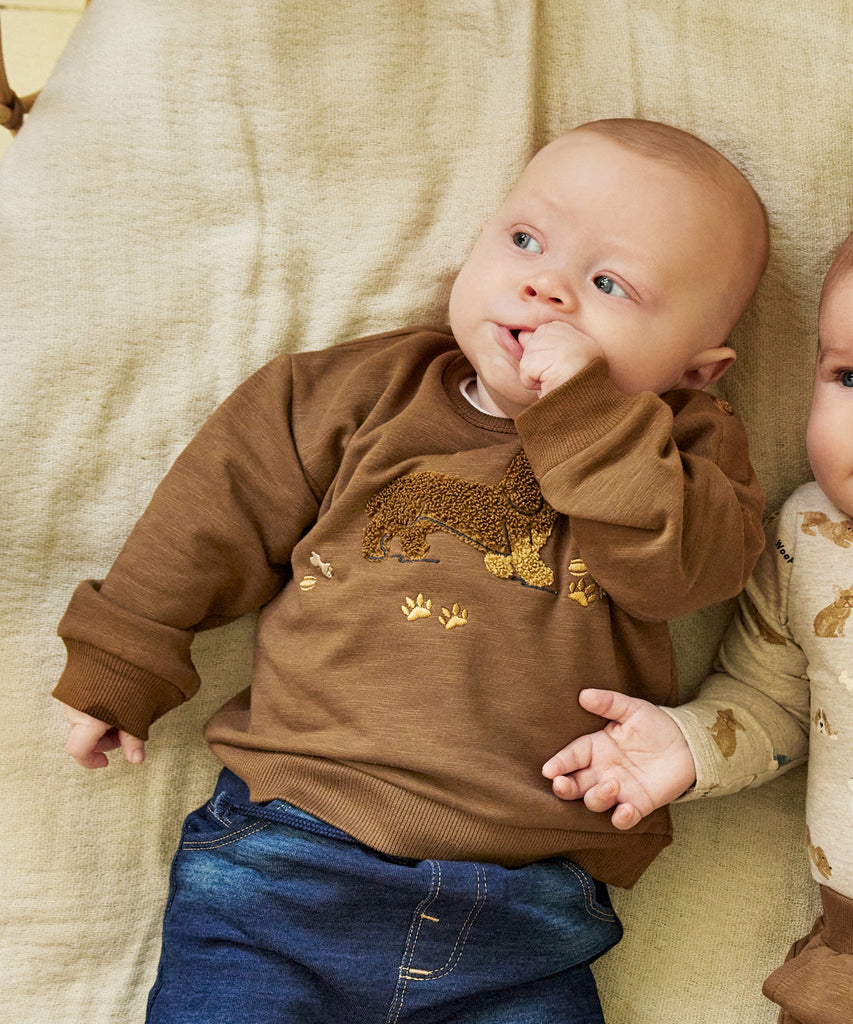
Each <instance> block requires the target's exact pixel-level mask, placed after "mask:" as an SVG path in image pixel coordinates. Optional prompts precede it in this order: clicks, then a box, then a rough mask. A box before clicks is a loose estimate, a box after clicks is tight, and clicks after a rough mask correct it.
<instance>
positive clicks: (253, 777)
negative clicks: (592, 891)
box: [209, 740, 672, 888]
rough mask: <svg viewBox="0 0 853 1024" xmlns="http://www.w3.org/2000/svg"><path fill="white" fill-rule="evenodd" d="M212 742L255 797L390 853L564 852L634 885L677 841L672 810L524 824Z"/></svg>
mask: <svg viewBox="0 0 853 1024" xmlns="http://www.w3.org/2000/svg"><path fill="white" fill-rule="evenodd" d="M209 742H210V748H211V750H212V751H213V753H214V754H215V755H216V756H217V757H218V758H219V760H221V761H222V762H223V764H225V765H226V766H227V767H228V768H230V769H231V770H232V771H233V772H234V773H235V774H236V775H238V776H240V778H242V779H243V780H244V781H245V782H246V783H247V784H248V786H249V789H250V792H251V798H252V800H254V801H256V802H258V803H263V802H265V801H268V800H274V799H282V800H286V801H288V802H289V803H292V804H294V805H295V806H296V807H299V808H301V809H302V810H304V811H307V812H308V813H309V814H313V815H315V816H316V817H317V818H320V819H321V820H322V821H325V822H327V823H328V824H330V825H334V826H335V827H336V828H339V829H342V830H343V831H344V832H347V833H348V834H349V835H351V836H353V837H354V838H356V839H358V841H359V842H361V843H364V844H365V845H366V846H370V847H372V848H373V849H375V850H379V851H380V852H382V853H385V854H388V855H390V856H395V857H406V858H410V859H413V860H464V861H479V862H488V863H495V864H502V865H504V866H506V867H517V866H521V865H523V864H529V863H532V862H533V861H537V860H543V859H546V858H548V857H556V856H564V857H568V858H570V859H571V860H573V861H575V862H576V863H578V864H580V865H581V867H583V868H585V869H586V870H587V871H588V872H589V873H590V874H591V875H592V876H593V877H594V878H596V879H598V880H599V881H601V882H605V883H606V884H608V885H616V886H620V887H622V888H630V887H631V886H632V885H633V884H634V883H635V882H636V881H637V879H638V878H639V877H640V876H641V875H642V873H643V872H644V871H645V869H646V868H647V867H648V865H649V864H650V863H651V862H652V860H654V858H655V857H656V856H657V854H658V853H659V852H660V851H661V850H662V849H663V848H664V847H665V846H667V845H669V843H670V842H671V841H672V838H671V827H670V824H669V816H668V815H664V816H662V817H661V818H658V819H657V823H658V824H660V825H662V827H663V831H662V832H660V833H648V832H646V833H642V832H641V833H635V832H617V831H615V830H614V831H602V832H591V831H584V830H580V829H577V830H575V829H547V828H518V827H516V826H511V825H501V824H497V823H494V822H489V821H487V820H485V819H483V818H481V817H478V816H476V815H473V814H470V813H467V812H465V811H460V810H458V809H456V808H453V807H449V806H447V805H445V804H439V803H436V802H435V801H432V800H429V799H428V798H426V797H423V796H420V795H418V794H414V793H411V792H409V791H407V790H403V789H400V788H399V787H397V786H394V785H392V784H390V783H387V782H385V781H384V780H382V779H377V778H375V777H374V776H371V775H369V774H368V773H366V772H363V771H359V770H358V769H355V768H352V767H350V766H349V765H346V764H341V763H340V762H332V761H326V760H324V759H321V758H316V757H304V756H300V755H293V754H276V753H266V752H257V751H248V750H241V749H238V748H235V747H232V746H230V745H226V744H222V743H217V742H216V741H215V740H212V741H211V740H209Z"/></svg>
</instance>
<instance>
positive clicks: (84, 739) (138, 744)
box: [62, 704, 145, 768]
mask: <svg viewBox="0 0 853 1024" xmlns="http://www.w3.org/2000/svg"><path fill="white" fill-rule="evenodd" d="M62 708H63V710H64V711H65V717H66V718H67V719H68V724H69V725H70V726H71V731H70V732H69V734H68V743H67V745H66V748H65V749H66V750H67V751H68V753H69V754H70V755H71V756H72V757H73V758H74V760H75V761H77V763H78V764H82V765H83V767H84V768H105V767H106V766H107V765H108V764H109V760H108V759H107V755H106V753H105V752H106V751H107V750H115V749H116V748H118V747H121V749H122V750H123V751H124V756H125V757H126V758H127V759H128V761H130V763H131V764H142V762H143V761H144V760H145V744H144V743H143V741H142V740H140V739H138V738H137V737H136V736H131V735H130V733H129V732H123V731H122V730H121V729H114V728H113V727H112V726H111V725H108V724H107V723H106V722H101V721H100V720H99V719H97V718H93V717H92V716H91V715H87V714H85V713H84V712H83V711H78V710H77V709H76V708H71V707H69V706H68V705H67V704H63V705H62Z"/></svg>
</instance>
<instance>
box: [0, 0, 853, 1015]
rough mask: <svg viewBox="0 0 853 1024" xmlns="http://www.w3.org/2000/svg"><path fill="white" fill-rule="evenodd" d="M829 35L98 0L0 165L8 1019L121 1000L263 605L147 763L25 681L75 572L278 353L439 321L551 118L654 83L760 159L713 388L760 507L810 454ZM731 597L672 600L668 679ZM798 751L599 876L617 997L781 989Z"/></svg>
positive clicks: (836, 86) (116, 533)
mask: <svg viewBox="0 0 853 1024" xmlns="http://www.w3.org/2000/svg"><path fill="white" fill-rule="evenodd" d="M851 44H853V15H851V13H850V8H849V4H848V3H847V0H811V2H807V0H751V2H746V3H745V2H743V0H721V2H719V3H715V4H714V5H707V4H704V3H700V2H699V0H648V2H646V3H643V4H637V3H636V2H634V0H596V2H595V3H591V2H570V0H421V2H418V3H411V2H410V0H385V2H382V0H290V2H289V3H287V4H283V3H278V2H274V0H241V2H240V3H239V4H220V3H213V2H203V0H95V2H94V3H93V4H92V6H91V7H90V8H89V9H88V10H87V11H86V13H85V14H84V16H83V18H82V21H81V22H80V25H79V27H78V29H77V30H76V31H75V34H74V35H73V37H72V40H71V43H70V44H69V47H68V48H67V50H66V51H65V53H64V55H63V57H62V58H61V60H60V63H59V65H58V66H57V68H56V70H55V72H54V74H53V75H52V77H51V79H50V81H49V83H48V85H47V87H46V88H45V89H44V91H43V93H42V96H41V98H40V99H39V101H38V103H37V104H36V107H35V109H34V111H33V113H32V115H31V117H30V120H29V122H28V123H27V125H26V126H25V128H24V130H23V131H22V132H21V134H20V135H19V136H18V137H17V139H16V140H15V142H14V143H13V145H12V146H11V148H10V149H9V151H8V154H7V156H6V157H5V158H4V161H3V163H2V165H0V245H2V251H3V254H4V259H3V264H4V294H5V296H6V297H5V302H4V308H3V313H2V316H0V334H2V345H0V360H1V361H2V362H0V386H2V392H3V393H2V399H0V420H1V421H2V423H0V445H2V455H0V466H2V474H1V475H2V486H3V494H2V497H0V509H2V512H3V517H4V522H3V534H2V536H3V551H4V559H3V572H2V574H1V575H0V585H2V588H3V591H4V593H3V594H2V597H0V615H2V620H3V621H2V627H0V643H2V656H0V671H2V688H3V692H4V694H5V702H4V714H5V719H6V724H5V726H4V729H3V741H2V744H0V757H2V772H3V776H4V781H3V786H2V790H0V792H2V800H3V807H2V811H0V814H1V815H2V817H0V821H2V826H0V844H2V845H0V864H2V872H3V882H4V884H3V886H2V898H3V908H2V913H0V921H2V928H3V929H4V930H5V934H4V935H3V938H2V948H3V950H4V956H3V977H4V984H3V985H2V987H0V1019H3V1020H8V1021H15V1022H16V1024H44V1022H45V1021H50V1020H56V1021H62V1022H63V1024H83V1022H84V1021H85V1022H86V1024H107V1022H110V1024H131V1022H137V1021H140V1020H141V1019H142V1013H143V1009H142V1008H143V1006H144V1000H145V995H146V993H147V990H148V987H149V985H150V983H151V981H152V978H153V972H154V969H155V965H156V958H157V951H158V942H159V924H160V915H161V912H162V908H163V901H164V898H165V887H166V882H167V873H168V864H169V860H170V857H171V854H172V851H173V849H174V846H175V844H176V841H177V836H178V830H179V826H180V821H181V818H182V816H183V815H184V813H185V812H187V811H188V810H189V809H191V808H192V807H193V806H194V805H196V804H197V803H198V802H199V801H200V800H202V799H203V798H204V797H205V796H206V794H207V791H208V790H209V787H210V785H211V783H212V780H213V778H214V776H215V773H216V765H215V764H214V762H213V760H212V759H211V757H210V756H209V755H208V753H207V752H206V749H205V747H204V745H203V743H202V741H201V738H200V726H201V723H202V722H203V720H204V719H205V718H206V716H207V715H208V714H209V713H210V712H211V711H212V710H213V709H214V708H215V707H216V706H218V704H219V703H221V702H222V700H223V699H224V698H225V697H226V696H227V695H228V694H230V693H232V692H234V691H236V690H238V689H240V688H241V687H242V686H243V685H244V682H245V679H246V674H247V671H248V640H249V636H250V632H251V623H248V622H241V623H238V624H236V625H234V626H231V627H229V628H227V629H225V630H223V631H221V632H218V633H216V634H206V635H204V636H203V637H201V638H200V639H199V641H198V643H197V653H198V662H199V665H200V667H201V670H202V674H203V675H204V677H205V679H206V687H205V688H204V689H203V691H202V693H201V694H200V695H199V696H198V697H197V698H196V699H195V700H194V701H192V702H191V703H190V704H189V705H187V706H185V707H184V708H182V709H181V710H180V711H179V712H177V713H175V714H174V715H173V716H172V717H170V718H169V719H167V720H166V721H163V722H162V723H160V724H159V725H158V726H156V727H155V729H154V731H153V739H152V741H151V743H150V748H149V761H148V763H147V764H146V765H145V766H144V767H143V768H133V769H132V768H130V767H129V766H127V765H126V764H124V763H123V762H122V761H120V760H117V761H116V762H115V763H114V764H113V765H112V766H111V767H110V768H109V769H107V770H105V771H101V772H94V773H87V772H85V771H83V770H82V769H80V768H77V767H76V766H75V765H74V764H73V763H72V762H71V761H70V760H69V759H68V758H67V757H66V755H65V754H64V751H63V745H64V732H65V729H64V721H63V718H62V716H61V711H60V709H59V707H58V705H57V704H56V703H55V702H54V701H53V700H52V699H51V698H50V696H49V693H50V690H51V688H52V685H53V682H54V680H55V678H56V677H57V675H58V673H59V671H60V669H61V666H62V663H63V650H62V646H61V644H60V642H59V641H58V640H57V639H56V638H55V635H54V631H55V626H56V623H57V621H58V619H59V617H60V615H61V613H62V610H63V609H64V606H65V604H66V602H67V600H68V598H69V596H70V593H71V590H72V588H73V586H74V584H75V583H76V582H77V581H78V579H80V578H82V577H84V576H99V575H102V574H103V573H104V572H105V571H106V570H107V568H108V566H109V564H110V563H111V561H112V559H113V557H114V556H115V554H116V552H117V550H118V547H119V545H120V544H121V541H122V539H123V538H124V536H125V535H126V533H127V531H128V530H129V528H130V526H131V524H132V523H133V522H134V520H135V519H136V517H137V516H138V514H139V513H140V512H141V511H142V509H143V507H144V505H145V504H146V502H147V499H148V496H149V495H150V492H151V490H152V489H153V487H154V485H155V484H156V482H157V481H158V480H159V478H160V477H161V476H162V474H163V473H164V471H165V470H166V469H167V467H168V466H169V464H170V463H171V461H172V459H173V458H174V457H175V456H176V454H177V453H178V452H179V450H180V449H181V448H182V447H183V445H184V444H185V443H186V441H187V440H188V439H189V438H190V437H191V435H192V434H193V433H194V431H195V430H196V428H197V427H198V426H199V424H200V423H201V422H202V420H203V419H204V418H205V417H206V415H207V414H208V413H209V412H210V411H211V410H212V409H213V408H214V406H215V405H216V404H217V403H218V402H219V401H220V400H221V399H222V398H224V397H225V395H226V394H227V393H228V392H230V391H231V389H232V388H233V387H234V386H235V385H236V384H237V383H238V382H239V381H240V380H242V379H243V378H244V377H245V376H246V375H247V374H248V373H249V372H250V371H252V370H253V369H254V368H256V367H257V366H259V365H261V364H262V363H263V362H265V361H266V360H267V359H269V358H270V357H271V356H273V355H274V354H275V353H277V352H279V351H281V350H283V349H292V350H295V349H303V348H316V347H320V346H325V345H330V344H333V343H335V342H336V341H340V340H343V339H346V338H351V337H355V336H358V335H362V334H365V333H368V332H370V331H375V330H384V329H388V328H391V327H395V326H400V325H405V324H411V323H416V322H422V323H430V324H440V323H442V322H443V320H444V309H445V305H446V301H447V297H448V292H449V287H450V283H451V281H452V279H453V275H454V273H455V270H456V269H457V268H458V266H459V265H460V263H461V262H462V260H463V259H464V258H465V256H466V255H467V252H468V249H469V247H470V245H471V243H472V241H473V239H474V237H475V234H476V232H477V230H478V227H479V225H480V223H481V222H482V220H483V218H484V217H485V216H486V215H487V214H488V213H489V212H490V211H491V210H492V209H493V207H494V206H495V205H496V204H497V203H498V202H499V201H500V200H501V198H502V197H503V194H504V192H505V190H506V189H507V187H508V186H509V184H510V183H511V182H512V181H513V179H514V177H515V176H516V175H517V173H518V172H519V171H520V169H521V167H522V166H523V165H524V163H525V162H526V160H527V159H528V158H529V157H530V155H531V154H532V153H533V152H534V151H535V150H536V149H537V148H538V147H539V146H540V145H542V144H543V143H545V142H546V141H548V140H549V139H550V138H552V137H553V136H554V135H556V134H558V133H559V132H561V131H563V130H565V129H568V128H570V127H571V126H573V125H574V124H577V123H579V122H582V121H585V120H589V119H590V118H593V117H601V116H605V117H606V116H617V115H636V116H644V117H651V118H656V119H659V120H665V121H669V122H671V123H673V124H676V125H679V126H681V127H684V128H687V129H689V130H692V131H695V132H696V133H698V134H699V135H701V136H702V137H704V138H705V139H706V140H707V141H709V142H710V143H712V144H714V145H716V146H717V147H718V148H719V149H721V150H722V152H723V153H725V154H726V155H727V156H729V157H730V159H732V160H733V161H734V162H735V163H737V164H738V165H739V166H740V167H741V168H742V169H743V170H744V171H745V172H746V173H747V174H748V176H749V177H750V178H751V180H752V181H753V183H754V184H755V186H756V188H757V189H758V191H759V193H760V194H761V195H762V196H763V198H764V200H765V202H766V205H767V208H768V212H769V216H770V220H771V224H772V230H773V245H774V249H773V256H772V261H771V265H770V269H769V272H768V274H767V277H766V279H765V281H764V283H763V285H762V287H761V289H760V293H759V295H758V298H757V300H756V302H755V303H754V305H753V308H752V309H751V311H750V312H749V314H748V315H747V317H746V318H745V320H744V322H743V323H742V325H741V326H740V327H739V328H738V329H737V331H736V334H735V342H736V345H737V348H738V350H739V353H740V358H739V361H738V363H737V365H736V367H735V368H734V369H733V370H732V371H730V373H729V374H728V375H727V377H726V378H725V379H724V381H723V382H722V385H721V391H722V393H723V394H724V395H725V396H726V397H727V398H729V399H730V400H731V401H732V402H733V403H734V404H735V406H736V407H737V408H738V409H739V411H740V412H741V413H742V415H743V417H744V419H745V421H746V424H747V427H748V429H749V431H750V436H751V439H752V445H753V455H754V461H755V463H756V467H757V469H758V472H759V476H760V478H761V481H762V483H763V485H764V487H765V489H766V492H767V495H768V499H769V502H770V505H771V507H775V506H778V504H779V503H780V502H781V499H782V498H783V497H784V496H785V494H787V492H788V491H790V490H791V489H792V488H793V487H794V486H795V485H797V484H799V483H800V482H802V481H803V480H805V479H806V478H807V476H808V466H807V462H806V456H805V448H804V442H803V434H804V425H805V420H806V416H807V410H808V403H809V397H810V378H811V367H812V361H813V353H814V346H815V339H816V331H815V312H816V303H817V295H818V287H819V282H820V279H821V277H822V274H823V272H824V271H825V269H826V267H827V265H828V263H829V260H830V256H831V252H832V250H833V248H834V246H835V245H836V244H837V242H839V241H840V240H841V238H842V237H843V236H844V235H845V234H846V233H847V232H848V231H849V230H850V229H851V227H853V210H851V207H853V190H851V188H850V181H851V170H853V168H852V167H851V141H853V140H851V121H850V110H849V98H850V96H851V95H853V65H852V64H851V62H850V53H851V48H852V47H851ZM728 611H729V610H728V609H727V608H720V609H714V610H712V611H709V612H706V613H703V614H701V615H698V616H696V617H693V618H691V619H690V620H689V621H683V622H679V623H677V624H675V627H674V631H675V633H676V637H677V642H678V649H679V655H680V659H681V665H682V671H683V678H682V684H683V689H684V692H685V694H689V693H690V692H691V691H692V689H693V688H694V687H695V685H696V683H697V682H698V680H699V679H700V678H701V677H702V675H703V673H704V672H705V671H707V669H708V668H709V666H710V661H711V658H712V655H713V651H714V648H715V646H716V643H717V640H718V638H719V635H720V632H721V630H722V628H723V626H724V623H725V621H726V617H727V614H728ZM531 642H535V641H534V640H533V638H531ZM590 683H595V680H594V679H591V680H590ZM804 779H805V776H804V773H803V771H802V770H799V771H796V772H794V773H792V774H791V775H789V776H787V777H785V778H784V779H783V780H781V781H780V782H778V783H776V784H773V785H772V786H767V787H765V788H764V789H762V790H759V791H756V792H752V793H749V794H744V795H740V796H737V797H732V798H728V799H725V800H720V801H716V802H714V801H708V802H703V803H698V804H692V805H689V806H684V807H680V808H677V809H676V813H675V819H676V826H677V839H676V843H675V845H674V846H673V847H671V848H670V849H669V850H667V851H666V852H665V853H664V854H663V855H662V856H661V857H660V858H659V859H658V861H656V862H655V864H654V865H653V866H652V868H651V869H650V871H649V872H648V873H647V875H646V876H645V877H644V878H643V880H642V881H641V882H640V883H639V884H638V885H637V886H636V888H635V889H634V890H633V891H631V892H629V893H617V894H616V896H617V901H618V906H619V909H620V911H621V913H622V915H623V917H624V920H625V923H626V926H627V937H626V939H625V940H624V942H623V943H622V944H621V945H620V946H619V947H618V948H617V949H616V950H615V951H613V952H612V953H610V954H608V956H607V957H605V958H604V959H603V960H602V961H601V962H600V963H599V965H598V967H597V975H598V978H599V981H600V985H601V989H602V998H603V1002H604V1005H605V1008H606V1011H607V1016H608V1021H609V1024H733V1022H738V1024H770V1022H772V1021H774V1020H775V1010H774V1008H773V1006H772V1005H771V1004H770V1003H769V1002H768V1001H767V1000H765V999H764V998H763V997H762V995H761V992H760V986H761V981H762V979H763V978H764V976H765V975H766V974H767V973H768V972H769V971H770V970H771V969H772V968H773V967H775V966H776V965H777V963H778V962H779V961H780V960H781V958H782V957H783V955H784V953H785V951H786V950H787V947H788V945H789V943H790V942H791V940H792V939H793V938H794V937H796V936H797V935H798V934H800V933H802V932H804V931H806V930H807V929H808V927H809V926H810V924H811V920H812V917H813V916H814V914H815V913H816V910H817V906H818V899H817V892H816V889H815V887H814V886H813V884H812V882H811V880H810V878H809V873H808V867H807V864H806V857H805V827H804V822H803V789H804Z"/></svg>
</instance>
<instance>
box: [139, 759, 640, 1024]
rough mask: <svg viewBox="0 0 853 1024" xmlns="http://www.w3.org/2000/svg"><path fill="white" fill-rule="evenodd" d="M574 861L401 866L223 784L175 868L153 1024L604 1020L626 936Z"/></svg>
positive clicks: (601, 892)
mask: <svg viewBox="0 0 853 1024" xmlns="http://www.w3.org/2000/svg"><path fill="white" fill-rule="evenodd" d="M621 934H622V927H621V925H620V923H619V921H618V919H617V917H616V915H615V913H614V912H613V909H612V907H611V905H610V900H609V898H608V896H607V891H606V889H605V887H604V886H603V885H599V884H598V883H596V882H594V881H593V879H592V878H590V876H589V875H588V874H587V873H586V872H585V871H583V870H582V869H581V868H579V867H578V866H577V865H576V864H573V863H572V862H571V861H568V860H564V859H559V858H557V859H553V860H547V861H540V862H538V863H536V864H531V865H529V866H527V867H523V868H512V869H511V868H502V867H499V866H497V865H494V864H475V863H467V862H462V861H413V860H404V859H401V858H397V857H389V856H386V855H384V854H381V853H378V852H377V851H375V850H372V849H370V848H368V847H365V846H362V845H361V844H360V843H357V842H356V841H355V840H353V839H352V838H351V837H350V836H348V835H347V834H346V833H344V832H340V831H339V830H338V829H335V828H333V827H331V826H330V825H327V824H325V823H324V822H321V821H319V820H318V819H317V818H313V817H312V816H311V815H309V814H306V813H305V812H304V811H300V810H297V809H296V808H294V807H291V806H290V805H289V804H286V803H284V802H283V801H280V800H274V801H272V802H271V803H268V804H252V803H251V802H250V801H249V798H248V790H247V788H246V786H245V785H244V783H242V782H241V781H240V780H239V779H238V778H237V777H236V776H235V775H232V774H231V773H230V772H229V771H227V770H226V771H223V773H222V775H221V776H220V779H219V783H218V785H217V788H216V792H215V793H214V796H213V798H212V799H211V801H210V802H209V803H208V804H207V805H206V806H205V807H203V808H200V809H199V810H198V811H196V812H194V813H193V814H191V815H190V816H189V817H188V818H187V820H186V822H185V824H184V831H183V836H182V839H181V845H180V847H179V849H178V853H177V855H176V857H175V860H174V863H173V866H172V876H171V887H170V894H169V902H168V905H167V908H166V915H165V921H164V926H163V949H162V954H161V959H160V967H159V971H158V975H157V981H156V983H155V985H154V988H153V989H152V991H151V995H150V997H149V1001H148V1018H147V1020H148V1022H149V1024H314V1022H316V1024H320V1022H322V1024H329V1022H331V1021H334V1022H336V1024H404V1022H405V1024H439V1022H451V1021H452V1022H454V1024H498V1022H507V1024H558V1022H559V1024H603V1019H604V1018H603V1016H602V1014H601V1007H600V1004H599V1001H598V994H597V991H596V987H595V981H594V979H593V977H592V972H591V971H590V969H589V963H590V961H592V960H593V959H595V957H597V956H599V955H600V954H601V953H603V952H604V951H605V950H607V949H609V948H610V947H611V946H613V945H615V943H617V942H618V941H619V939H620V938H621Z"/></svg>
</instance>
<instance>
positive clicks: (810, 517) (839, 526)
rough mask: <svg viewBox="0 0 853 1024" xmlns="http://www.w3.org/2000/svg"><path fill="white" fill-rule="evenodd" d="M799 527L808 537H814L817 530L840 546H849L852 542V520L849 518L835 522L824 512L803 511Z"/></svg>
mask: <svg viewBox="0 0 853 1024" xmlns="http://www.w3.org/2000/svg"><path fill="white" fill-rule="evenodd" d="M800 529H801V530H802V531H803V533H807V534H808V535H809V536H810V537H814V536H815V535H816V534H815V531H817V533H819V534H820V535H821V537H825V538H826V539H827V540H831V541H832V543H833V544H837V545H838V547H840V548H849V547H850V545H851V544H853V520H850V519H842V520H841V521H840V522H837V523H836V522H834V521H833V520H832V519H830V518H829V516H828V515H827V514H826V513H825V512H804V513H803V522H802V524H801V526H800Z"/></svg>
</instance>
